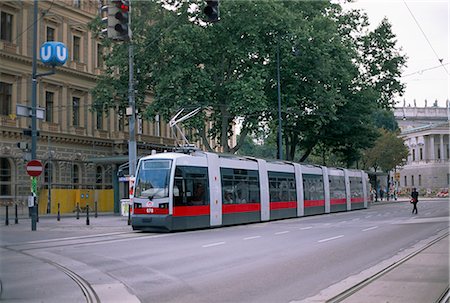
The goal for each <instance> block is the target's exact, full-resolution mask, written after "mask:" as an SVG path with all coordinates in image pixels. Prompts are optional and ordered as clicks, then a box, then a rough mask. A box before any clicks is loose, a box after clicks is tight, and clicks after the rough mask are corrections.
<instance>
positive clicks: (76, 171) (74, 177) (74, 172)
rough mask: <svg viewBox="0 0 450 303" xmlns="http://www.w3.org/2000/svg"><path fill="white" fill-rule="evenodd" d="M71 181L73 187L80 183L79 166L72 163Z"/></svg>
mask: <svg viewBox="0 0 450 303" xmlns="http://www.w3.org/2000/svg"><path fill="white" fill-rule="evenodd" d="M72 183H73V186H74V188H78V185H79V184H80V167H79V166H78V165H77V164H73V165H72Z"/></svg>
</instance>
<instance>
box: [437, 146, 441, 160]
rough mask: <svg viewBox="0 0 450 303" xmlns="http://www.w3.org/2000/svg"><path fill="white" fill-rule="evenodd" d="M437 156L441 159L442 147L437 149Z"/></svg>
mask: <svg viewBox="0 0 450 303" xmlns="http://www.w3.org/2000/svg"><path fill="white" fill-rule="evenodd" d="M437 153H438V154H437V158H438V159H441V149H440V148H438V150H437Z"/></svg>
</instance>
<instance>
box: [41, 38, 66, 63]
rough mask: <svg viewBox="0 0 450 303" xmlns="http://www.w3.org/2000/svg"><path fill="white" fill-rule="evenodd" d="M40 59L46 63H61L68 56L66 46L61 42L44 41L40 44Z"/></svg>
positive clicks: (64, 61)
mask: <svg viewBox="0 0 450 303" xmlns="http://www.w3.org/2000/svg"><path fill="white" fill-rule="evenodd" d="M40 53H41V61H42V63H44V64H47V65H52V66H56V65H63V64H64V63H66V61H67V58H68V56H69V54H68V51H67V47H66V46H65V45H64V43H62V42H45V43H44V44H42V46H41V52H40Z"/></svg>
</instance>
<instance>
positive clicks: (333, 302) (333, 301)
mask: <svg viewBox="0 0 450 303" xmlns="http://www.w3.org/2000/svg"><path fill="white" fill-rule="evenodd" d="M448 236H449V233H448V232H446V233H444V234H443V235H441V236H439V237H437V238H436V239H434V240H432V241H431V242H429V243H428V244H426V245H425V246H423V247H422V248H420V249H419V250H417V251H415V252H413V253H411V254H409V255H407V256H405V257H404V258H402V259H401V260H399V261H397V262H395V263H394V264H392V265H390V266H388V267H386V268H384V269H383V270H381V271H379V272H377V273H376V274H374V275H372V276H370V277H368V278H366V279H364V280H363V281H361V282H359V283H357V284H355V285H353V286H352V287H350V288H348V289H346V290H345V291H343V292H341V293H339V294H337V295H335V296H334V297H332V298H330V299H328V300H327V301H326V302H327V303H338V302H345V300H346V299H347V298H349V297H351V296H352V295H354V294H355V293H357V292H359V291H361V290H363V289H364V288H365V287H366V286H368V285H369V284H371V283H373V282H374V281H376V280H379V279H380V278H382V277H383V276H385V275H386V274H388V273H389V272H391V271H393V270H395V269H398V268H399V267H400V266H402V265H403V264H404V263H406V262H407V261H408V260H411V259H412V258H414V257H415V256H417V255H419V254H420V253H422V252H424V251H425V250H427V249H428V248H430V247H431V246H433V245H435V244H436V243H438V242H440V241H442V240H444V239H445V238H448ZM448 295H449V285H448V284H447V287H446V288H445V289H444V291H443V292H442V294H441V295H440V296H438V298H437V300H436V301H435V302H442V303H444V302H448V299H449V298H448ZM357 300H358V299H357Z"/></svg>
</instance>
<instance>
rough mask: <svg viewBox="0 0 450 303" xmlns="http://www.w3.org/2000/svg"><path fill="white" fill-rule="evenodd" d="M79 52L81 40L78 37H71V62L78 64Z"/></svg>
mask: <svg viewBox="0 0 450 303" xmlns="http://www.w3.org/2000/svg"><path fill="white" fill-rule="evenodd" d="M80 51H81V38H80V37H78V36H73V55H72V60H73V61H77V62H80V57H81V56H80Z"/></svg>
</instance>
